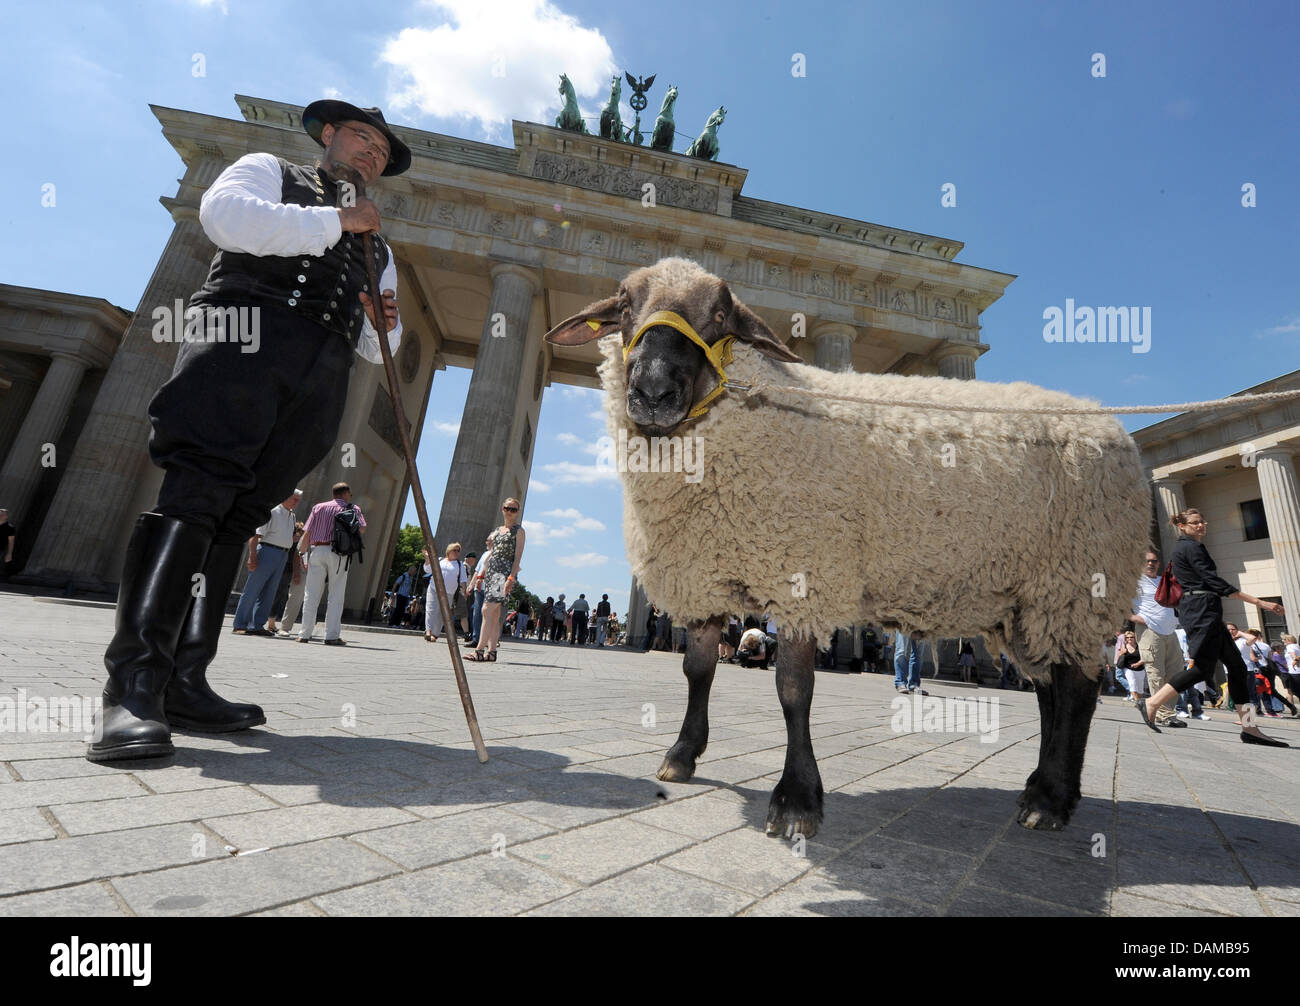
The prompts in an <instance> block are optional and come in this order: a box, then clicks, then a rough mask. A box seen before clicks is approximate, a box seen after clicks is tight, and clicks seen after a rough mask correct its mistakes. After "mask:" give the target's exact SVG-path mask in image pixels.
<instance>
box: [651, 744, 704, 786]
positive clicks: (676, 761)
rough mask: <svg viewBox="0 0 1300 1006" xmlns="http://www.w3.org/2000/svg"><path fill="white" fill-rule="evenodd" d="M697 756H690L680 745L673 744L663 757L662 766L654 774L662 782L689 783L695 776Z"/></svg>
mask: <svg viewBox="0 0 1300 1006" xmlns="http://www.w3.org/2000/svg"><path fill="white" fill-rule="evenodd" d="M697 757H698V755H695V754H690V753H689V750H688V749H687V748H684V747H682V745H681V744H674V745H673V746H672V747H671V748H669V749H668V753H667V754H666V755H664V761H663V764H662V765H660V766H659V771H658V772H656V773H655V775H657V776H658V777H659V778H660V779H662V780H663V781H664V782H690V780H691V776H693V775H695V759H696V758H697Z"/></svg>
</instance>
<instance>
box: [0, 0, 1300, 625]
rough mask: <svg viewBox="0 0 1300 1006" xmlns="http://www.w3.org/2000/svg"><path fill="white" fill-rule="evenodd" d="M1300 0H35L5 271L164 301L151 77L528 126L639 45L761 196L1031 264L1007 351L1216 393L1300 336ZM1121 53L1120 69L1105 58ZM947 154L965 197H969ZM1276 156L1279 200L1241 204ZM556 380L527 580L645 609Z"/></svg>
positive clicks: (449, 378) (12, 88)
mask: <svg viewBox="0 0 1300 1006" xmlns="http://www.w3.org/2000/svg"><path fill="white" fill-rule="evenodd" d="M487 7H491V8H493V9H492V10H490V11H489V12H488V14H487V16H486V17H483V16H480V15H477V14H475V13H474V11H475V9H476V8H477V9H481V8H487ZM1297 10H1298V8H1297V7H1296V5H1295V4H1293V3H1286V2H1280V3H1279V2H1256V3H1252V4H1249V5H1231V6H1229V5H1228V4H1211V3H1199V2H1190V3H1181V2H1180V3H1133V2H1128V3H1090V4H1088V5H1087V6H1086V7H1085V6H1084V5H1080V4H1070V5H1056V4H1042V3H978V4H976V3H970V2H948V3H945V2H909V3H906V4H898V3H876V2H871V3H825V4H818V3H802V4H797V5H796V4H780V5H777V4H758V5H749V4H740V3H731V2H721V3H713V4H708V5H703V4H687V3H676V2H664V3H658V4H653V5H651V4H642V5H637V6H632V5H626V4H619V5H611V4H608V3H595V2H586V0H583V2H572V0H562V2H560V3H559V4H555V5H544V4H538V3H535V2H530V0H516V2H512V3H506V4H488V3H477V4H473V3H469V2H468V0H452V2H449V3H447V4H444V5H436V4H429V3H385V4H383V5H381V6H372V7H369V8H360V7H356V6H354V5H351V4H343V3H334V2H330V0H321V2H316V3H312V4H305V3H290V2H278V3H277V2H270V3H267V2H258V3H251V2H244V0H224V2H221V0H217V2H208V3H201V2H198V0H158V2H152V3H132V4H126V3H122V4H114V5H111V6H109V5H105V6H99V5H91V4H81V3H59V2H55V3H49V2H44V3H40V4H35V3H27V4H24V3H18V4H14V3H10V4H8V5H7V10H6V19H5V32H4V36H3V38H0V74H2V75H3V76H4V78H5V84H6V92H7V93H8V94H9V95H10V107H9V109H8V110H7V115H6V126H7V133H8V135H9V137H10V139H11V140H12V141H16V142H15V143H14V144H12V145H11V147H10V150H9V155H10V156H9V157H8V158H7V159H6V162H5V164H4V166H3V168H0V178H2V179H3V183H4V188H5V191H6V192H8V193H9V194H10V196H11V198H10V199H9V200H7V201H6V203H5V206H4V208H3V210H0V214H2V217H0V219H3V220H4V224H5V232H6V234H7V235H8V236H9V240H8V241H6V242H4V244H3V246H0V281H3V282H7V283H14V284H19V285H24V286H35V287H44V288H50V289H56V290H65V291H70V292H75V293H80V294H86V295H92V296H102V297H105V298H107V299H109V300H111V301H113V302H115V303H117V304H120V305H122V306H124V307H127V308H134V307H135V305H136V303H137V301H138V299H139V297H140V295H141V293H142V291H143V290H144V287H145V285H146V283H147V282H148V279H149V276H150V273H151V271H152V269H153V266H154V264H155V263H156V261H157V258H158V254H159V252H160V251H161V249H162V247H163V245H164V243H165V242H166V239H167V236H168V234H169V233H170V230H171V222H170V219H169V217H168V215H167V213H166V211H165V210H164V209H163V208H162V207H161V206H159V204H158V198H159V196H163V195H170V194H172V193H174V191H175V187H176V184H175V179H176V178H177V177H178V176H179V175H180V174H181V171H182V167H181V163H180V160H179V158H178V157H177V156H176V155H175V153H174V152H173V151H172V150H171V148H170V147H169V146H168V144H167V143H166V141H165V140H163V138H162V136H161V134H160V132H159V128H158V125H157V122H156V120H155V119H154V118H153V116H152V115H151V113H150V112H149V109H148V105H149V104H150V103H154V104H160V105H169V106H175V107H179V108H185V109H193V110H196V111H202V112H207V113H212V114H216V115H222V116H227V117H231V118H237V117H238V111H237V109H236V108H235V105H234V101H233V95H234V94H236V93H246V94H252V95H257V96H262V97H267V98H274V99H278V100H282V101H291V102H298V103H303V104H305V103H307V102H308V101H311V100H313V99H315V98H317V97H321V96H324V95H326V94H327V93H332V92H333V91H337V92H339V93H340V94H341V95H342V96H343V97H346V98H348V99H349V100H352V101H354V102H356V103H357V104H362V105H370V104H379V105H381V106H383V107H384V109H385V111H386V112H387V113H388V114H389V117H390V118H391V119H393V120H394V121H398V122H401V123H403V124H407V125H411V126H414V127H418V128H424V129H431V130H435V131H439V132H446V133H451V134H454V135H459V136H465V137H470V138H474V139H483V140H489V141H493V142H499V143H506V142H508V139H507V138H508V136H509V119H510V118H512V117H513V118H528V119H534V120H536V119H541V118H543V117H545V118H544V120H543V121H548V122H549V121H551V119H552V118H553V117H554V115H555V114H556V112H557V111H558V108H557V106H556V100H557V96H556V94H555V85H554V80H555V77H556V75H558V74H559V73H560V72H562V71H563V72H567V73H568V74H569V75H570V76H571V77H573V78H574V79H575V83H579V87H580V90H584V89H585V90H587V92H588V93H586V94H584V95H581V98H582V101H581V103H582V106H583V109H584V111H585V112H586V113H588V114H595V113H596V112H597V111H598V110H599V106H600V105H601V104H602V103H603V100H604V91H603V87H607V81H608V76H609V72H610V70H611V69H618V70H622V69H627V70H630V71H631V72H632V73H634V74H636V75H638V76H643V75H648V74H651V73H655V74H657V75H658V79H657V81H656V83H655V86H654V88H653V89H652V90H651V92H650V100H651V108H650V110H649V113H648V116H651V117H652V116H653V113H654V111H655V110H656V109H657V108H658V102H659V100H660V99H661V98H662V95H663V91H664V89H665V88H666V86H667V84H669V83H673V84H676V85H677V87H678V88H679V90H680V97H679V99H678V103H677V122H678V127H679V130H680V131H682V132H684V133H690V134H693V133H695V132H697V131H698V129H699V127H700V126H701V125H702V123H703V122H704V119H705V118H706V116H707V115H708V113H709V112H710V111H711V110H712V109H713V108H715V107H716V106H717V105H719V104H724V105H726V107H727V109H728V117H727V121H726V123H725V124H724V125H723V127H722V128H721V130H720V132H719V138H720V141H721V145H722V159H723V160H726V161H729V162H731V163H734V164H738V165H741V166H743V167H745V168H747V169H748V170H749V178H748V181H747V182H746V185H745V189H744V192H745V194H746V195H751V196H755V197H759V198H763V199H770V200H775V201H779V202H785V203H792V204H795V205H799V206H807V207H810V208H815V209H818V210H824V211H828V212H833V213H840V214H844V215H847V216H851V217H857V218H861V219H865V220H869V221H873V222H876V223H882V224H888V225H892V226H896V227H901V228H907V229H911V230H916V231H922V232H925V233H930V234H936V235H942V236H947V237H953V238H956V239H957V240H960V241H962V242H964V243H965V248H964V250H963V251H962V252H961V254H960V255H959V256H958V261H959V262H965V263H969V264H972V265H978V266H982V267H986V268H990V269H996V270H999V271H1003V272H1009V273H1014V274H1016V275H1017V276H1018V277H1019V278H1018V279H1017V280H1016V281H1015V282H1014V283H1012V285H1011V286H1010V288H1009V289H1008V291H1007V293H1006V294H1005V295H1004V296H1003V298H1002V299H1001V300H1000V301H999V302H998V303H997V304H995V305H994V306H993V307H991V308H990V309H989V310H987V311H986V312H985V313H984V315H983V317H982V322H983V325H984V330H983V339H984V341H985V342H987V343H989V344H990V345H991V346H992V350H991V351H990V352H989V353H988V354H986V355H985V356H984V357H982V358H981V360H980V361H979V364H978V372H979V376H980V377H981V379H985V380H993V381H1009V380H1022V379H1023V380H1029V381H1033V382H1036V383H1039V384H1042V385H1045V386H1048V387H1054V388H1060V389H1063V390H1066V391H1070V392H1073V393H1076V394H1083V395H1088V396H1092V397H1095V398H1098V399H1100V400H1101V401H1103V402H1105V403H1107V404H1116V405H1118V404H1138V403H1148V402H1168V401H1184V400H1191V399H1201V398H1211V397H1217V396H1220V395H1224V394H1228V393H1231V392H1234V391H1238V390H1240V389H1242V388H1245V387H1248V386H1250V385H1252V384H1256V383H1258V382H1260V381H1263V380H1266V379H1268V378H1270V377H1273V376H1276V375H1278V374H1280V373H1285V372H1288V371H1290V370H1293V369H1295V368H1296V367H1297V366H1298V365H1300V364H1298V363H1297V361H1298V360H1300V282H1298V278H1297V272H1298V270H1297V262H1298V261H1300V258H1298V257H1297V255H1296V251H1295V241H1296V234H1297V224H1300V187H1297V185H1296V183H1295V178H1296V173H1297V167H1298V166H1300V135H1298V131H1297V114H1296V109H1297V107H1300V93H1297V92H1298V91H1300V84H1298V81H1300V73H1298V72H1297V70H1296V65H1297V64H1296V58H1295V50H1294V46H1295V39H1296V38H1297V36H1298V33H1297V27H1298V26H1300V13H1297ZM307 21H309V22H310V23H309V24H307V23H305V22H307ZM353 24H356V25H357V28H356V29H352V28H351V27H350V26H351V25H353ZM656 26H659V27H656ZM1098 52H1099V53H1102V54H1104V56H1105V70H1106V75H1105V77H1104V78H1099V77H1095V76H1093V74H1092V67H1093V65H1094V63H1093V58H1092V57H1093V54H1094V53H1098ZM196 53H201V54H202V55H203V63H204V70H205V75H204V76H195V75H194V73H193V69H194V65H195V64H194V55H195V54H196ZM795 53H802V54H803V55H804V58H805V61H806V76H804V77H795V76H793V75H792V73H791V68H792V59H793V57H794V54H795ZM497 59H499V60H500V61H501V64H500V65H501V66H502V67H503V68H504V72H503V73H500V74H498V75H497V76H495V77H494V76H493V75H492V74H491V73H490V72H489V69H488V68H489V67H490V65H491V64H492V62H493V61H494V60H497ZM602 79H603V80H604V81H605V82H606V84H605V85H603V86H602V87H597V85H596V84H595V82H597V81H600V80H602ZM583 80H587V81H591V82H592V83H591V84H589V85H587V86H586V87H585V88H584V87H583V85H582V84H581V83H580V81H583ZM627 96H628V95H627V94H626V93H625V98H626V97H627ZM625 114H626V111H625ZM49 182H53V183H54V184H55V185H56V193H57V202H56V206H55V207H52V208H50V207H42V206H41V192H42V186H43V185H45V184H46V183H49ZM948 182H950V183H952V184H953V185H955V186H956V195H957V205H956V206H955V207H943V206H941V205H940V194H941V192H940V190H941V186H942V185H943V184H944V183H948ZM1246 183H1250V184H1252V185H1253V186H1254V187H1255V193H1256V195H1255V198H1256V203H1257V205H1256V206H1255V207H1254V208H1246V207H1243V206H1242V186H1243V185H1244V184H1246ZM1067 298H1070V299H1072V300H1073V301H1074V302H1075V303H1076V304H1077V305H1090V306H1102V305H1106V306H1110V305H1115V306H1121V305H1122V306H1140V307H1150V308H1151V313H1152V332H1151V348H1150V352H1147V353H1144V354H1139V353H1133V352H1131V347H1130V346H1125V345H1119V344H1116V345H1087V344H1054V343H1047V342H1045V341H1044V338H1043V325H1044V321H1043V312H1044V310H1045V309H1047V308H1049V307H1051V306H1057V307H1063V306H1064V304H1065V301H1066V299H1067ZM468 382H469V374H468V372H466V371H455V370H450V371H447V372H445V373H442V374H439V375H438V377H437V379H436V380H435V383H434V392H433V395H432V397H431V401H430V406H429V414H428V415H429V423H430V424H431V425H429V426H428V427H427V428H426V431H425V435H424V442H423V447H422V449H421V452H420V467H421V474H422V478H423V481H424V485H425V490H426V493H427V494H428V497H429V504H430V508H431V510H432V511H433V513H434V514H435V516H434V521H435V522H436V519H437V518H436V513H437V508H438V506H439V504H440V500H441V495H442V491H443V486H444V485H445V482H446V473H447V466H448V464H449V462H450V457H451V451H452V447H453V445H454V434H453V433H451V432H450V430H451V429H453V428H454V425H455V424H456V423H457V422H458V421H459V418H460V416H459V413H460V407H461V404H462V403H463V400H464V395H465V391H466V389H467V388H468ZM555 392H556V389H552V392H551V393H550V394H548V396H547V398H546V404H545V405H544V407H543V412H542V416H541V421H540V423H539V429H538V433H537V449H536V457H535V462H534V475H535V477H536V478H537V479H538V480H539V481H540V482H542V483H544V484H546V485H547V486H548V488H547V489H546V490H544V491H543V490H541V489H540V488H539V487H537V486H535V487H534V489H533V490H532V491H531V492H530V497H529V505H528V512H527V514H526V516H527V517H528V519H530V520H533V521H538V522H541V523H543V524H545V525H546V530H547V533H546V534H545V535H537V536H535V538H536V540H535V545H536V547H532V546H530V553H529V555H527V556H526V559H525V563H524V573H523V575H522V579H523V580H524V582H525V583H526V584H528V585H529V586H530V587H532V588H533V589H540V591H541V592H543V593H546V592H554V591H556V590H565V591H566V593H568V594H569V596H570V597H573V596H575V595H576V594H577V592H578V591H579V590H584V591H586V593H587V594H588V596H591V595H593V594H595V595H596V596H599V594H600V593H601V592H604V591H607V592H609V593H610V595H611V600H612V601H613V602H614V604H615V607H616V609H617V610H619V611H623V610H625V606H626V600H627V597H626V595H627V586H628V573H627V567H626V564H625V563H624V562H623V547H622V534H621V528H620V517H621V502H620V499H619V492H618V487H617V484H616V483H612V482H609V481H599V480H597V481H587V482H571V481H566V480H567V479H569V478H571V477H575V476H576V477H581V476H580V473H577V472H576V470H575V469H566V468H564V467H555V466H563V465H565V464H578V465H583V466H587V465H590V461H591V458H590V455H589V454H587V453H585V452H584V451H583V449H582V446H581V444H582V443H585V442H589V441H590V439H591V438H593V437H594V436H596V435H598V434H599V432H600V431H601V427H600V426H599V424H598V423H597V422H596V420H595V419H593V418H592V416H591V412H592V410H593V409H594V407H595V404H594V400H593V396H591V395H584V394H566V393H563V392H561V393H555ZM1157 418H1159V417H1149V418H1148V417H1134V418H1133V419H1132V420H1131V421H1130V422H1129V423H1128V425H1129V427H1130V429H1132V428H1136V427H1138V426H1142V425H1145V424H1147V423H1149V422H1153V421H1155V420H1156V419H1157ZM562 434H568V435H570V436H571V437H576V438H577V439H578V441H579V444H578V445H575V444H574V443H573V442H572V441H570V442H568V443H566V442H564V440H562V439H561V435H562ZM548 466H550V467H548ZM548 514H550V516H548ZM574 514H577V515H578V516H577V517H575V516H574ZM407 518H408V519H413V514H412V513H411V511H410V508H409V507H408V514H407ZM599 526H603V529H599ZM569 529H572V533H570V534H569V535H568V536H567V537H566V536H565V533H566V531H567V530H569ZM557 532H558V534H557ZM543 538H545V539H546V540H547V543H546V544H542V543H541V542H542V539H543ZM579 556H585V557H588V558H587V560H586V562H585V564H583V565H581V566H573V565H567V566H566V565H563V564H562V562H563V561H570V562H572V561H573V560H574V559H575V558H576V557H579Z"/></svg>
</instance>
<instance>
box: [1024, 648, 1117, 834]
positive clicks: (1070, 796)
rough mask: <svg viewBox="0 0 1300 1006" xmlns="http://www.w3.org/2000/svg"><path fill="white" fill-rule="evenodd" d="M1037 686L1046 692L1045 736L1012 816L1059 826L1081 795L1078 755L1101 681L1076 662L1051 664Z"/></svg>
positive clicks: (1037, 824) (1080, 759) (1043, 825)
mask: <svg viewBox="0 0 1300 1006" xmlns="http://www.w3.org/2000/svg"><path fill="white" fill-rule="evenodd" d="M1038 687H1039V688H1040V689H1050V693H1051V694H1050V696H1048V697H1047V698H1046V700H1045V698H1044V696H1042V695H1040V697H1039V711H1040V712H1041V713H1042V715H1043V724H1042V727H1043V731H1044V733H1045V735H1046V736H1047V740H1046V744H1045V746H1044V747H1043V748H1042V751H1041V754H1040V756H1039V762H1038V768H1037V769H1035V770H1034V773H1033V774H1032V775H1031V776H1030V777H1029V782H1028V784H1027V785H1026V786H1025V791H1024V792H1023V793H1022V794H1021V795H1020V807H1021V809H1020V814H1019V816H1018V818H1017V820H1018V821H1019V822H1020V823H1021V824H1022V825H1024V826H1025V827H1026V828H1038V829H1046V830H1049V831H1059V830H1060V829H1062V828H1064V827H1065V825H1066V824H1067V823H1068V822H1069V820H1070V814H1071V813H1072V812H1073V811H1074V808H1075V807H1076V806H1078V803H1079V800H1080V799H1081V797H1082V795H1083V794H1082V792H1081V790H1080V779H1081V777H1082V776H1083V755H1084V749H1085V748H1086V747H1087V745H1088V730H1089V728H1090V727H1091V726H1092V714H1093V712H1094V711H1095V710H1096V708H1097V691H1098V689H1099V687H1100V684H1099V682H1096V681H1089V680H1088V679H1087V677H1086V676H1085V675H1084V673H1083V671H1082V670H1081V669H1080V668H1079V667H1077V666H1073V665H1070V664H1053V665H1052V683H1051V685H1050V686H1046V685H1039V686H1038ZM1049 730H1050V734H1049V733H1047V731H1049Z"/></svg>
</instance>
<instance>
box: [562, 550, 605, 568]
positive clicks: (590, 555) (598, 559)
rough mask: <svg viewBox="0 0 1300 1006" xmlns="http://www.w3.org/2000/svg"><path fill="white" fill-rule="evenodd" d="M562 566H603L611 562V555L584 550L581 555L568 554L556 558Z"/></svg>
mask: <svg viewBox="0 0 1300 1006" xmlns="http://www.w3.org/2000/svg"><path fill="white" fill-rule="evenodd" d="M555 561H556V562H557V563H559V564H560V565H561V566H603V565H605V563H607V562H609V556H607V555H601V554H600V553H599V552H582V553H580V554H579V555H566V556H563V557H562V558H559V559H556V560H555Z"/></svg>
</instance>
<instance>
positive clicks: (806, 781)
mask: <svg viewBox="0 0 1300 1006" xmlns="http://www.w3.org/2000/svg"><path fill="white" fill-rule="evenodd" d="M816 652H817V647H816V643H815V641H814V640H812V639H804V640H799V641H796V640H793V639H788V638H786V637H785V636H781V637H780V644H779V645H778V647H777V651H776V692H777V695H779V696H780V698H781V712H782V713H784V714H785V734H786V740H785V772H784V773H783V774H782V775H781V781H780V782H778V783H777V784H776V788H775V789H774V790H772V800H771V802H770V803H769V804H768V807H767V833H768V834H769V835H771V836H773V837H778V838H780V837H784V838H793V837H794V836H796V835H803V836H804V837H805V838H811V837H812V836H813V835H815V834H817V829H818V828H819V827H820V826H821V823H822V777H821V773H820V772H818V771H817V759H816V758H815V757H814V756H813V749H812V734H811V732H810V731H809V728H808V713H809V712H810V711H811V709H812V697H813V656H814V654H815V653H816Z"/></svg>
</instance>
